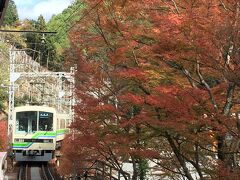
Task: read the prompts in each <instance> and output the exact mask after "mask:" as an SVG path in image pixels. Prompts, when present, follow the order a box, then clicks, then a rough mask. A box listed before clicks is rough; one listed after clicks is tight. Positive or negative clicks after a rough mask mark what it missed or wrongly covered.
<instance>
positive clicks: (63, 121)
mask: <svg viewBox="0 0 240 180" xmlns="http://www.w3.org/2000/svg"><path fill="white" fill-rule="evenodd" d="M60 129H65V119H61V120H60Z"/></svg>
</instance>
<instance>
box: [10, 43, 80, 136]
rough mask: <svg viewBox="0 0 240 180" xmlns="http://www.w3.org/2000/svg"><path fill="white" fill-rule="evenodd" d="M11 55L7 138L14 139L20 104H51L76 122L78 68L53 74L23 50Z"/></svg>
mask: <svg viewBox="0 0 240 180" xmlns="http://www.w3.org/2000/svg"><path fill="white" fill-rule="evenodd" d="M9 54H10V67H9V69H10V84H9V115H8V137H9V138H10V137H11V136H12V126H13V111H14V107H15V106H16V105H17V103H18V104H19V103H20V104H21V105H27V104H38V105H48V106H51V107H55V108H56V109H57V110H58V112H59V113H66V114H69V115H70V116H71V117H72V119H73V116H74V109H73V106H74V102H75V100H74V88H75V79H74V76H75V71H76V68H75V67H71V69H70V72H51V71H48V70H47V69H46V68H43V67H41V66H40V64H39V63H38V62H36V61H35V60H33V59H32V58H31V57H30V56H28V55H27V54H26V52H25V51H24V50H19V49H14V48H11V49H10V52H9ZM16 98H17V99H18V102H16ZM19 99H20V100H21V101H20V102H19Z"/></svg>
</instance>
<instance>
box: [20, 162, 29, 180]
mask: <svg viewBox="0 0 240 180" xmlns="http://www.w3.org/2000/svg"><path fill="white" fill-rule="evenodd" d="M28 169H29V166H28V164H27V163H26V164H21V166H20V168H19V173H18V180H28V179H29V175H28V172H29V171H28Z"/></svg>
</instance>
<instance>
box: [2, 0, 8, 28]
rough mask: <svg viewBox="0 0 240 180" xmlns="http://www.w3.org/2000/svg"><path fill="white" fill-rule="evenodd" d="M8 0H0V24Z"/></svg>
mask: <svg viewBox="0 0 240 180" xmlns="http://www.w3.org/2000/svg"><path fill="white" fill-rule="evenodd" d="M8 1H9V0H1V2H0V26H1V25H2V22H3V17H4V13H5V11H6V8H7V5H8Z"/></svg>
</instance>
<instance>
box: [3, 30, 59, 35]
mask: <svg viewBox="0 0 240 180" xmlns="http://www.w3.org/2000/svg"><path fill="white" fill-rule="evenodd" d="M0 32H9V33H36V34H57V32H56V31H33V30H7V29H0Z"/></svg>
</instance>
